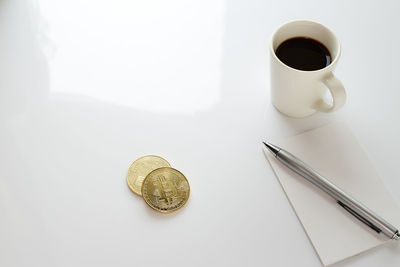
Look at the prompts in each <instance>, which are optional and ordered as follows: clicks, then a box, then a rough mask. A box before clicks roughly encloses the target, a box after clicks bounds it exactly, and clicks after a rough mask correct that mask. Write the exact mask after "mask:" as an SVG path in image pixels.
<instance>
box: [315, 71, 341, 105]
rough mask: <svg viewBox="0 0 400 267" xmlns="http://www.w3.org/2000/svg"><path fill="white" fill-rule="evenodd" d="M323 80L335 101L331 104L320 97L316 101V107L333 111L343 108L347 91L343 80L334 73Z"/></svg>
mask: <svg viewBox="0 0 400 267" xmlns="http://www.w3.org/2000/svg"><path fill="white" fill-rule="evenodd" d="M322 82H323V84H324V85H325V86H326V87H327V88H328V89H329V91H330V93H331V95H332V99H333V103H332V105H329V104H328V103H326V102H325V101H324V100H323V99H320V100H319V101H318V102H317V103H316V105H315V109H316V110H318V111H322V112H332V111H335V110H337V109H339V108H341V107H342V106H343V105H344V103H346V91H345V89H344V86H343V84H342V82H341V81H340V80H339V79H338V78H336V77H335V76H334V75H333V73H331V74H330V75H329V76H327V77H326V78H325V80H323V81H322Z"/></svg>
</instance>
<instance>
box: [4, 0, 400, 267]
mask: <svg viewBox="0 0 400 267" xmlns="http://www.w3.org/2000/svg"><path fill="white" fill-rule="evenodd" d="M399 8H400V4H399V3H398V2H397V1H385V3H378V2H375V3H373V2H372V1H368V2H365V1H344V0H342V1H334V2H333V1H316V0H315V1H311V0H308V1H266V0H263V1H235V0H233V1H215V0H214V1H153V0H149V1H128V0H127V1H122V0H119V1H89V0H84V1H81V0H80V1H78V0H71V1H59V0H57V1H56V0H41V1H34V0H3V1H1V2H0V38H1V42H0V157H1V158H0V266H160V265H163V266H184V265H190V266H206V265H208V266H228V265H229V266H250V265H251V266H320V262H319V260H318V258H317V255H316V253H315V252H314V250H313V249H312V246H311V244H310V242H309V240H308V239H307V237H306V234H305V233H304V231H303V229H302V228H301V226H300V223H299V222H298V220H297V218H296V216H295V214H294V212H293V211H292V209H291V207H290V205H289V203H288V201H287V200H286V197H285V195H284V193H283V191H282V189H281V187H280V186H279V183H278V181H277V179H276V178H275V176H274V175H273V172H272V170H271V168H270V166H269V164H268V163H267V161H266V160H265V158H264V156H263V154H262V151H261V141H262V140H264V139H265V140H269V141H271V142H273V141H274V140H278V139H280V138H284V137H288V136H292V135H295V134H297V133H300V132H303V131H305V130H309V129H313V128H315V127H318V126H321V125H324V124H327V123H329V122H332V121H338V120H340V121H346V122H347V123H348V124H349V125H350V127H351V129H352V130H353V132H354V134H355V135H356V137H357V138H358V139H359V142H360V143H361V145H362V146H363V147H364V148H365V150H366V152H367V154H368V155H369V156H370V158H371V160H372V161H374V165H375V167H376V168H377V170H378V172H379V173H380V174H381V176H382V179H383V181H384V183H385V184H386V185H387V187H388V189H389V190H390V191H391V193H392V194H393V196H394V198H395V200H396V201H397V202H398V203H399V204H400V196H399V192H398V190H399V188H400V179H398V177H400V170H399V169H398V166H397V165H398V158H399V152H398V151H400V140H399V138H398V137H399V136H400V126H399V119H398V116H399V115H400V105H399V104H398V101H399V99H400V90H399V86H398V62H399V61H400V54H398V43H399V42H400V35H399V30H398V29H399V27H400V22H399V20H398V10H399ZM293 19H309V20H315V21H318V22H320V23H323V24H325V25H326V26H328V27H329V28H331V29H332V30H333V31H334V32H335V33H336V35H337V36H338V37H339V39H340V40H341V44H342V57H341V59H340V62H339V64H338V67H337V70H336V75H337V76H338V77H339V78H340V79H341V80H342V82H343V83H344V85H345V87H346V89H347V92H348V103H347V104H346V105H345V107H344V108H343V109H341V110H340V111H338V112H336V113H334V114H316V115H314V116H312V117H308V118H305V119H290V118H288V117H285V116H283V115H281V114H280V113H279V112H277V111H276V110H275V109H274V108H273V107H272V106H271V104H270V99H269V78H268V73H269V67H268V62H269V60H268V41H269V38H270V35H271V34H272V31H273V30H274V29H275V28H276V27H277V26H279V25H280V24H282V23H284V22H286V21H289V20H293ZM146 154H157V155H160V156H163V157H165V158H166V159H167V160H168V161H169V162H170V163H171V164H172V165H173V166H174V167H176V168H178V169H179V170H181V171H182V172H183V173H184V174H185V175H186V176H187V178H188V180H189V182H190V185H191V196H190V199H189V202H188V203H187V206H186V207H185V208H184V209H182V210H181V211H180V212H178V213H175V214H171V215H162V214H158V213H155V212H153V211H152V210H151V209H149V208H148V207H147V206H146V205H145V203H144V201H143V200H142V199H141V198H140V197H137V196H136V195H134V194H133V193H131V192H130V190H129V189H128V187H127V185H126V182H125V173H126V170H127V168H128V167H129V164H130V162H131V161H133V160H134V159H136V158H138V157H140V156H142V155H146ZM327 234H329V230H327ZM399 244H400V243H391V244H388V245H387V246H384V247H380V248H378V249H375V250H372V251H369V252H367V253H364V254H362V255H360V256H358V257H355V258H353V259H350V260H348V261H345V262H343V263H340V264H338V265H337V266H383V265H385V266H399V264H400V245H399ZM344 245H346V244H344Z"/></svg>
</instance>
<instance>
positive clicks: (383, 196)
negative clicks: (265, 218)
mask: <svg viewBox="0 0 400 267" xmlns="http://www.w3.org/2000/svg"><path fill="white" fill-rule="evenodd" d="M271 142H273V141H272V140H271ZM276 144H277V145H278V146H280V147H282V148H284V149H286V150H287V151H289V152H291V153H292V154H293V155H295V156H297V157H299V158H300V159H301V160H303V161H304V162H305V163H307V164H309V165H310V166H311V167H312V168H313V169H314V170H316V171H317V172H319V173H320V174H322V175H323V176H325V177H326V178H327V179H329V180H330V181H331V182H333V183H334V184H336V185H337V186H339V187H340V188H341V189H342V190H343V191H345V192H347V193H349V194H350V195H351V196H353V197H354V198H355V199H357V200H359V201H360V202H361V203H363V204H364V205H366V206H367V207H368V208H370V209H371V210H373V211H375V212H376V213H377V214H379V215H380V216H381V217H383V218H384V219H386V220H387V221H388V222H390V223H391V224H393V225H394V226H396V227H400V208H399V207H398V206H397V204H396V203H395V201H394V200H393V198H392V197H391V195H390V193H389V192H388V191H387V189H386V188H385V186H384V184H383V183H382V181H381V179H380V178H379V175H378V173H377V172H376V170H375V169H374V167H373V165H372V164H371V162H370V160H369V159H368V158H367V155H366V154H365V152H364V151H363V149H362V148H361V147H360V145H359V144H358V142H357V140H356V138H355V137H354V136H353V135H352V134H351V132H350V130H349V128H348V127H347V126H346V124H344V123H334V124H330V125H328V126H324V127H322V128H318V129H315V130H312V131H309V132H305V133H303V134H300V135H297V136H294V137H292V138H289V139H287V140H285V141H282V142H280V143H276ZM267 158H268V160H269V161H270V163H271V166H272V168H273V170H274V172H275V174H276V176H277V177H278V179H279V182H280V183H281V185H282V188H283V189H284V191H285V193H286V196H287V198H288V199H289V201H290V203H291V205H292V207H293V209H294V211H295V213H296V215H297V217H298V218H299V220H300V222H301V224H302V225H303V228H304V230H305V232H306V233H307V235H308V237H309V239H310V241H311V243H312V245H313V247H314V249H315V250H316V252H317V254H318V255H319V258H320V260H321V262H322V264H323V265H325V266H327V265H330V264H333V263H336V262H338V261H341V260H344V259H346V258H349V257H351V256H354V255H356V254H359V253H361V252H363V251H366V250H368V249H371V248H373V247H376V246H379V245H381V244H383V243H385V242H387V241H389V239H388V238H387V237H386V236H384V235H383V234H377V233H376V232H374V231H373V230H372V229H371V228H369V227H368V226H366V225H365V224H363V223H361V222H360V221H359V220H357V219H356V218H355V217H354V216H353V215H351V214H349V213H348V212H347V211H346V210H344V209H343V208H342V207H341V206H339V205H338V204H337V203H336V202H335V201H334V200H333V199H332V198H331V197H329V196H328V195H327V194H325V193H324V192H322V191H321V190H320V189H318V188H317V187H315V186H314V185H312V184H311V183H310V182H308V181H307V180H305V179H304V178H303V177H301V176H299V175H297V174H296V173H294V172H292V171H291V170H289V169H288V168H287V167H285V166H284V165H282V164H281V163H280V162H278V161H277V160H276V159H275V158H274V157H273V156H272V155H271V154H270V153H269V154H267Z"/></svg>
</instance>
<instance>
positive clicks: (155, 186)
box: [142, 167, 190, 213]
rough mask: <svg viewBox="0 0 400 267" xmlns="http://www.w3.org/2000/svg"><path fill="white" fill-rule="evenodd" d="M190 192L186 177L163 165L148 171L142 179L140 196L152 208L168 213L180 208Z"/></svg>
mask: <svg viewBox="0 0 400 267" xmlns="http://www.w3.org/2000/svg"><path fill="white" fill-rule="evenodd" d="M189 194H190V186H189V183H188V181H187V180H186V177H185V176H184V175H183V174H182V173H181V172H179V171H178V170H175V169H173V168H169V167H163V168H159V169H156V170H154V171H152V172H151V173H149V174H148V175H147V176H146V178H145V179H144V181H143V185H142V196H143V199H144V201H146V203H147V204H148V205H149V206H150V207H151V208H152V209H154V210H156V211H159V212H162V213H169V212H173V211H175V210H178V209H180V208H182V207H183V206H184V205H185V204H186V202H187V200H188V198H189Z"/></svg>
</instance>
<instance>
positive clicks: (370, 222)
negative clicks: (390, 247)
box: [263, 142, 400, 240]
mask: <svg viewBox="0 0 400 267" xmlns="http://www.w3.org/2000/svg"><path fill="white" fill-rule="evenodd" d="M263 143H264V145H265V147H266V148H268V150H269V151H270V152H271V153H272V154H273V155H274V156H275V158H276V159H277V160H278V161H280V162H281V163H283V164H284V165H285V166H287V167H288V168H289V169H291V170H292V171H294V172H296V173H298V174H299V175H301V176H303V177H304V178H306V179H307V180H308V181H309V182H311V183H313V184H314V185H316V186H317V187H318V188H320V189H321V190H322V191H324V192H325V193H327V194H328V195H330V196H331V197H332V198H333V199H335V201H336V202H337V203H338V204H339V205H340V206H342V207H343V208H344V209H345V210H347V211H348V212H350V213H351V214H352V215H354V216H355V217H356V218H357V219H359V220H360V221H361V222H363V223H365V224H366V225H367V226H369V227H370V228H371V229H373V230H374V231H375V232H377V233H378V234H379V233H383V234H384V235H386V236H388V237H389V238H391V239H395V240H399V239H400V233H399V230H397V229H396V227H394V226H393V225H391V224H390V223H388V222H387V221H385V220H384V219H383V218H381V217H380V216H379V215H377V214H376V213H375V212H373V211H371V210H370V209H368V208H367V207H365V206H364V205H363V204H361V203H360V202H359V201H357V200H355V199H354V198H353V197H351V196H350V195H349V194H347V193H345V192H344V191H343V190H341V189H340V188H339V187H337V186H336V185H334V184H333V183H331V182H330V181H329V180H327V179H326V178H324V177H322V175H320V174H318V173H317V172H316V171H314V170H313V169H312V168H311V167H310V166H308V165H307V164H305V163H304V162H302V161H301V160H300V159H298V158H297V157H295V156H293V155H292V154H290V153H289V152H287V151H286V150H284V149H282V148H280V147H278V146H275V145H272V144H270V143H265V142H263Z"/></svg>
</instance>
